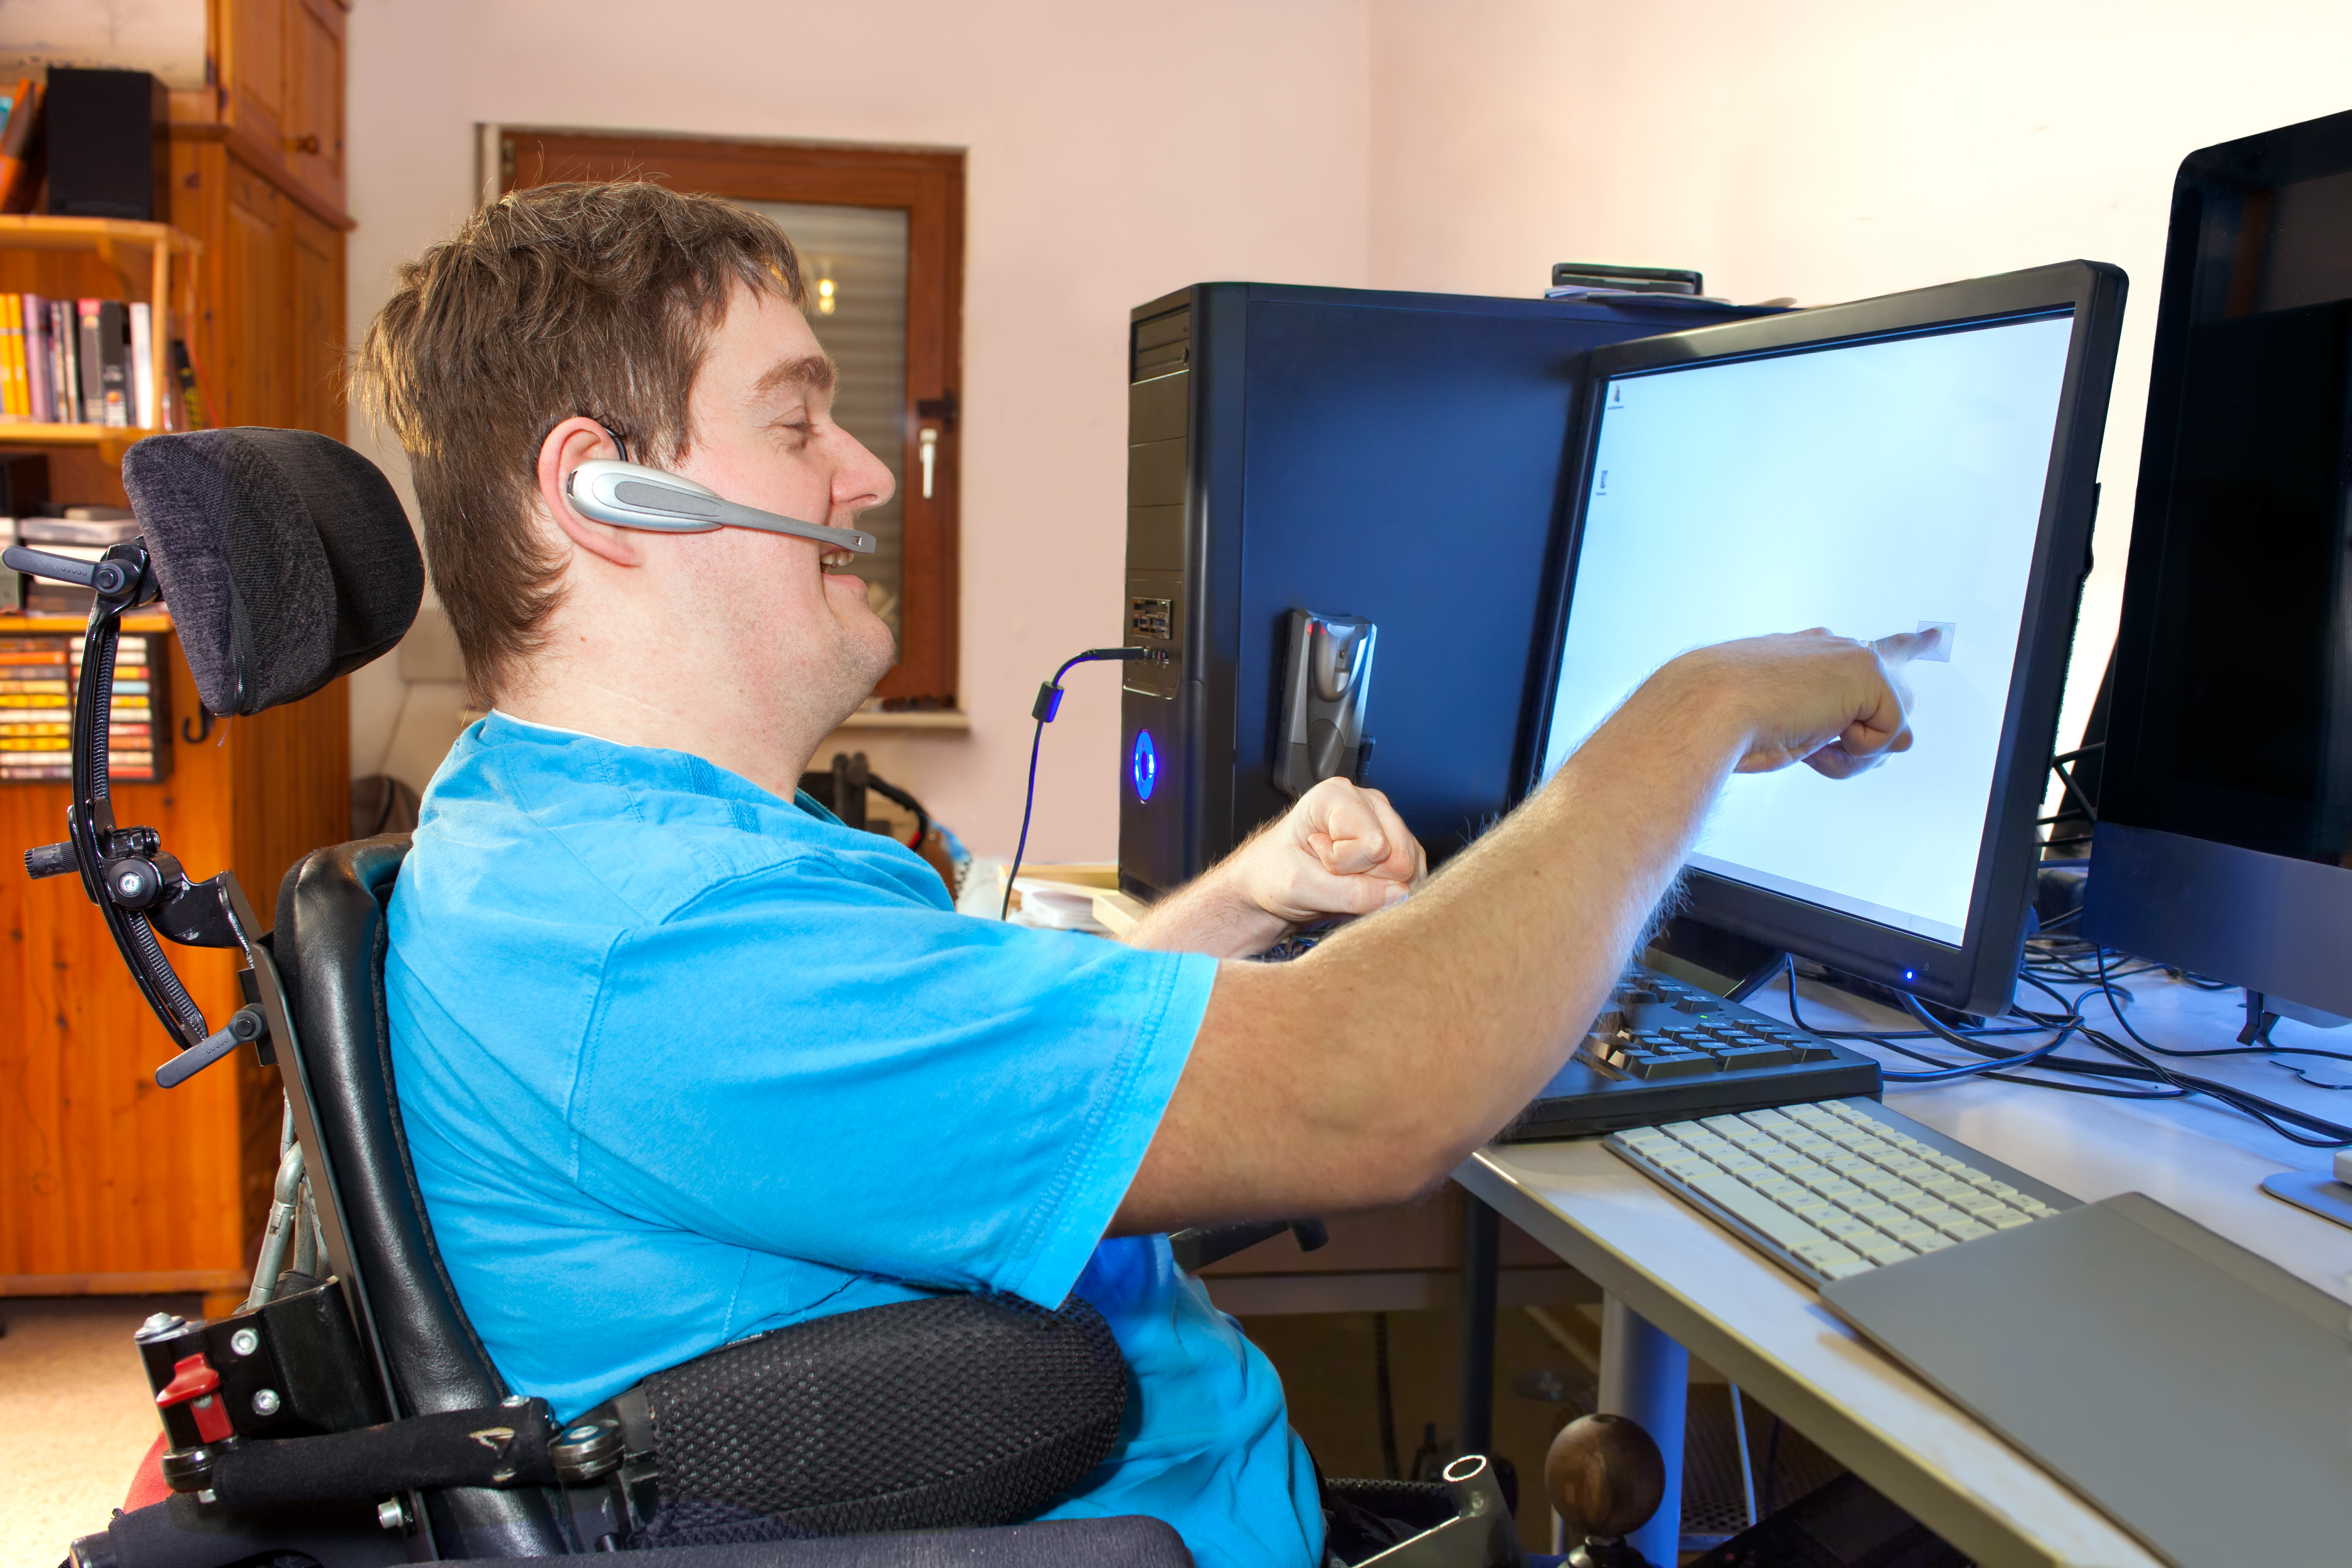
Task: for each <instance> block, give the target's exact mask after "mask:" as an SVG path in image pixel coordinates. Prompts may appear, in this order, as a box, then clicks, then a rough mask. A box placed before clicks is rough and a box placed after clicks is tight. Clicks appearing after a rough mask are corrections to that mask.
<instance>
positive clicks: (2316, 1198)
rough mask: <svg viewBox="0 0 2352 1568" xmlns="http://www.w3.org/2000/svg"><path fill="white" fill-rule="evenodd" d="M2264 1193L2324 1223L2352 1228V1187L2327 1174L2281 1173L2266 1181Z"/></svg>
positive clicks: (2316, 1172)
mask: <svg viewBox="0 0 2352 1568" xmlns="http://www.w3.org/2000/svg"><path fill="white" fill-rule="evenodd" d="M2263 1191H2264V1192H2266V1193H2268V1194H2270V1195H2271V1196H2273V1197H2274V1198H2277V1199H2279V1200H2280V1201H2281V1202H2283V1203H2290V1204H2293V1205H2294V1206H2295V1207H2297V1208H2299V1209H2305V1210H2308V1211H2309V1212H2311V1213H2313V1214H2315V1215H2318V1216H2319V1217H2320V1218H2322V1219H2332V1220H2334V1221H2335V1222H2336V1224H2337V1225H2340V1226H2347V1227H2352V1186H2347V1185H2346V1184H2343V1183H2342V1182H2339V1181H2337V1180H2336V1178H2335V1177H2333V1176H2331V1175H2329V1174H2328V1173H2326V1172H2325V1171H2281V1172H2279V1173H2277V1174H2276V1175H2274V1176H2265V1177H2263Z"/></svg>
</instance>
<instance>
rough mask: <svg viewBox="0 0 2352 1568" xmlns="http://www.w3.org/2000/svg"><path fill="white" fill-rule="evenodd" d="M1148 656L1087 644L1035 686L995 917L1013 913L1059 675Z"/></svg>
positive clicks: (1058, 702) (1057, 702)
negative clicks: (1016, 837) (1025, 769)
mask: <svg viewBox="0 0 2352 1568" xmlns="http://www.w3.org/2000/svg"><path fill="white" fill-rule="evenodd" d="M1150 657H1151V650H1150V648H1146V647H1090V648H1088V649H1087V651H1086V652H1084V653H1081V654H1073V655H1072V656H1071V657H1070V658H1066V659H1064V660H1063V661H1062V668H1059V669H1057V670H1055V672H1054V679H1051V680H1049V681H1047V682H1045V685H1043V686H1040V687H1039V688H1037V700H1036V701H1035V702H1034V703H1031V704H1030V706H1029V716H1030V717H1031V718H1033V719H1034V720H1036V721H1037V728H1036V730H1035V731H1034V732H1033V733H1032V734H1031V735H1030V737H1029V787H1028V789H1027V790H1026V791H1025V792H1024V794H1023V795H1022V796H1021V841H1020V842H1019V843H1018V844H1016V845H1014V846H1013V868H1012V869H1011V870H1009V871H1007V872H1006V873H1005V874H1004V902H1003V905H1002V906H1001V907H1000V908H999V909H998V910H997V911H996V918H997V919H998V920H1004V919H1007V918H1008V917H1010V916H1011V915H1012V913H1013V882H1014V881H1015V880H1016V879H1018V878H1019V877H1020V875H1021V861H1022V858H1023V857H1024V856H1025V855H1027V854H1028V853H1029V814H1030V813H1031V812H1032V811H1034V810H1035V809H1036V805H1037V748H1038V747H1039V746H1041V745H1043V744H1044V743H1045V726H1046V725H1048V724H1050V723H1052V722H1053V721H1054V715H1055V714H1056V713H1059V712H1060V711H1061V710H1062V677H1064V676H1066V675H1067V674H1069V673H1070V671H1071V669H1072V668H1075V667H1076V666H1077V665H1081V664H1092V663H1095V662H1097V661H1098V660H1108V659H1118V660H1128V659H1138V658H1150Z"/></svg>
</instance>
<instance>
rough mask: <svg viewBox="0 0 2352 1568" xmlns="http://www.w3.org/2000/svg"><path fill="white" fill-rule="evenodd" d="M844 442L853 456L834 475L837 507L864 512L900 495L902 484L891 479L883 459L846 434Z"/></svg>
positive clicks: (834, 500)
mask: <svg viewBox="0 0 2352 1568" xmlns="http://www.w3.org/2000/svg"><path fill="white" fill-rule="evenodd" d="M842 438H843V439H844V440H845V441H847V442H848V443H849V454H848V458H847V460H846V461H845V462H844V463H843V464H842V466H841V468H839V469H838V470H837V471H836V472H835V475H834V480H833V503H834V505H835V506H836V507H845V508H853V509H855V510H860V511H863V510H866V508H868V507H877V506H880V505H881V504H882V503H883V502H884V501H887V500H889V499H890V498H891V497H892V496H894V495H896V494H898V480H897V479H894V478H892V477H891V473H890V470H889V468H888V467H887V466H886V465H885V464H884V463H883V461H882V459H881V458H877V457H876V456H875V455H874V454H873V453H871V452H869V451H867V450H866V444H865V443H864V442H863V441H860V440H858V439H857V438H856V437H854V436H851V435H849V434H848V433H847V432H846V431H844V432H843V436H842Z"/></svg>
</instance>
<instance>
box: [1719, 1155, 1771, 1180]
mask: <svg viewBox="0 0 2352 1568" xmlns="http://www.w3.org/2000/svg"><path fill="white" fill-rule="evenodd" d="M1716 1163H1717V1164H1718V1165H1720V1166H1722V1167H1723V1168H1724V1169H1725V1170H1726V1171H1728V1172H1730V1173H1732V1174H1733V1175H1735V1176H1737V1177H1738V1178H1739V1179H1740V1180H1741V1181H1743V1182H1763V1181H1770V1180H1771V1179H1772V1178H1773V1176H1774V1175H1775V1174H1776V1173H1775V1172H1774V1171H1773V1169H1772V1167H1771V1166H1769V1165H1768V1164H1766V1163H1764V1162H1763V1161H1761V1160H1759V1159H1756V1158H1754V1157H1753V1156H1751V1155H1748V1154H1734V1155H1733V1156H1731V1157H1730V1158H1729V1159H1727V1160H1717V1162H1716Z"/></svg>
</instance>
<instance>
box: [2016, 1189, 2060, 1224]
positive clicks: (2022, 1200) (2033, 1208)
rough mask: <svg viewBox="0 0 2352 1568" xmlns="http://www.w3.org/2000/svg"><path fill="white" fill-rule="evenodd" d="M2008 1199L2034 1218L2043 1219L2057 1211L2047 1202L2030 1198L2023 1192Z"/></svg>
mask: <svg viewBox="0 0 2352 1568" xmlns="http://www.w3.org/2000/svg"><path fill="white" fill-rule="evenodd" d="M2009 1201H2010V1202H2011V1203H2012V1204H2014V1205H2017V1206H2018V1207H2019V1208H2021V1209H2023V1210H2024V1211H2025V1212H2026V1213H2027V1214H2030V1215H2032V1216H2033V1217H2034V1218H2035V1219H2045V1218H2047V1217H2048V1216H2050V1215H2053V1214H2056V1213H2057V1212H2058V1211H2057V1210H2056V1209H2053V1208H2052V1207H2051V1206H2050V1205H2048V1204H2045V1203H2043V1202H2042V1200H2041V1199H2040V1198H2030V1197H2027V1196H2026V1195H2025V1194H2023V1193H2019V1194H2017V1195H2016V1196H2015V1197H2013V1198H2011V1199H2010V1200H2009Z"/></svg>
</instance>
